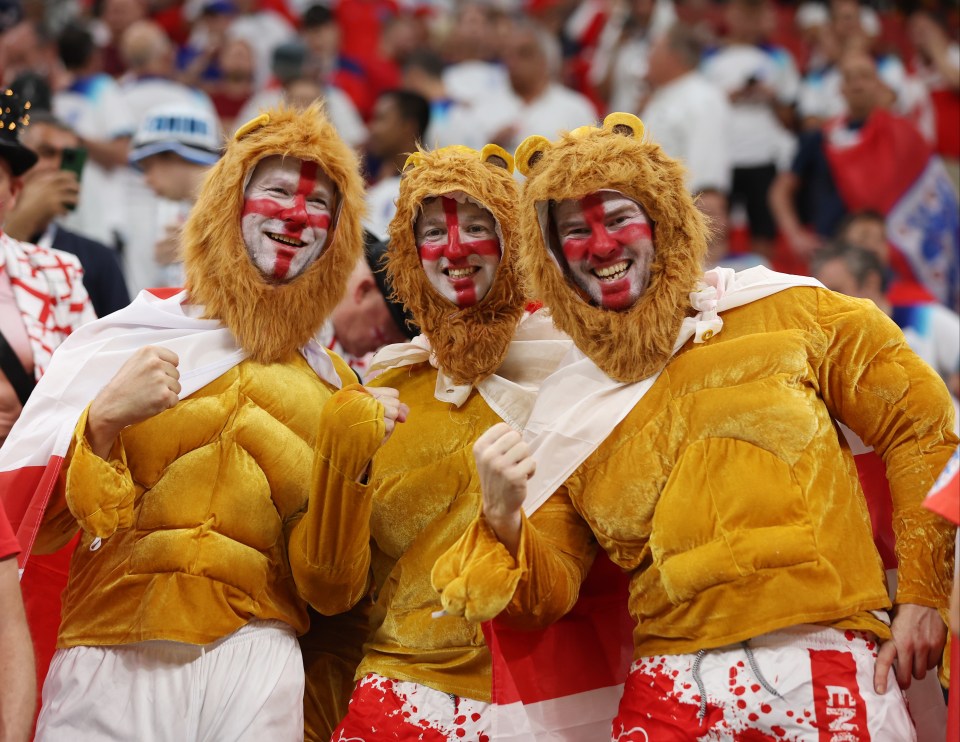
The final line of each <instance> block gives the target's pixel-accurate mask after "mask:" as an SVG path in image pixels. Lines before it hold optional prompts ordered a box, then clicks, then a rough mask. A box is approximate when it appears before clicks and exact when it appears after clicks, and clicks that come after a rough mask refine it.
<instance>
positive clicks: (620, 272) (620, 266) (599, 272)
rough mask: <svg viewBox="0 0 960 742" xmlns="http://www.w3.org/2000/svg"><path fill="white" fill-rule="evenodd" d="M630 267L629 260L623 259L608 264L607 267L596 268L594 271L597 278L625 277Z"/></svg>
mask: <svg viewBox="0 0 960 742" xmlns="http://www.w3.org/2000/svg"><path fill="white" fill-rule="evenodd" d="M629 267H630V261H629V260H621V261H620V262H619V263H614V264H613V265H608V266H607V267H606V268H595V269H594V271H593V273H594V275H596V276H597V278H623V276H625V275H626V273H627V268H629Z"/></svg>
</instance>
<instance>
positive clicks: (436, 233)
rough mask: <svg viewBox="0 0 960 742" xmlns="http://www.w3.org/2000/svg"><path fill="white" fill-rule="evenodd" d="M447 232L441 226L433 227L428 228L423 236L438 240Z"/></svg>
mask: <svg viewBox="0 0 960 742" xmlns="http://www.w3.org/2000/svg"><path fill="white" fill-rule="evenodd" d="M445 234H446V232H444V230H442V229H440V228H439V227H434V228H433V229H428V230H427V231H426V232H424V233H423V236H424V238H425V239H428V240H437V239H440V238H441V237H443V236H444V235H445Z"/></svg>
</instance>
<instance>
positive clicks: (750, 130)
mask: <svg viewBox="0 0 960 742" xmlns="http://www.w3.org/2000/svg"><path fill="white" fill-rule="evenodd" d="M701 71H702V72H703V75H704V77H706V79H707V80H709V81H710V82H712V83H714V84H715V85H716V86H717V87H718V88H720V89H721V90H722V91H723V92H724V93H726V94H727V96H728V99H729V95H730V94H731V93H734V92H736V91H738V90H742V89H744V88H745V87H746V86H747V84H748V82H750V81H751V80H754V81H756V82H757V83H758V84H762V85H765V86H767V87H769V88H771V89H773V90H775V91H776V93H777V97H776V101H777V103H780V104H782V105H792V104H793V103H794V101H795V100H796V98H797V93H798V92H799V89H800V76H799V74H798V73H797V68H796V65H795V64H794V62H793V58H792V57H791V56H790V53H789V52H788V51H787V50H785V49H782V48H780V47H759V46H753V45H748V44H731V45H729V46H725V47H721V48H720V49H718V50H717V51H716V52H714V53H712V54H710V55H708V56H707V58H706V59H705V60H704V62H703V65H702V66H701ZM784 133H785V132H784V128H783V126H782V125H781V123H780V120H779V119H778V118H777V115H776V113H775V112H774V110H773V107H772V106H771V105H770V104H767V103H749V102H737V103H732V104H731V110H730V163H731V165H732V166H733V167H758V166H760V165H769V164H771V163H773V162H775V161H776V160H777V155H778V154H779V152H780V151H781V149H782V146H783V145H782V141H783V136H784Z"/></svg>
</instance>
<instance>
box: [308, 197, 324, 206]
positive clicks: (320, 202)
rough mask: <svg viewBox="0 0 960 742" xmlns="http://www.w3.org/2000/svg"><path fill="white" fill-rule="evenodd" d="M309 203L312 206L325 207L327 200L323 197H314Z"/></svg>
mask: <svg viewBox="0 0 960 742" xmlns="http://www.w3.org/2000/svg"><path fill="white" fill-rule="evenodd" d="M309 203H311V204H313V205H314V206H323V207H326V205H327V199H326V198H324V197H323V196H314V197H313V198H311V199H310V201H309Z"/></svg>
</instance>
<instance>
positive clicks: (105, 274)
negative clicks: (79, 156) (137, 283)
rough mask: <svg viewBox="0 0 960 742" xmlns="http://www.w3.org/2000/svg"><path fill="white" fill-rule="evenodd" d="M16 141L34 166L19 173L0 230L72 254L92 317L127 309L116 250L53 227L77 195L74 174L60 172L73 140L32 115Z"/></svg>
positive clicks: (40, 114)
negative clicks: (16, 193)
mask: <svg viewBox="0 0 960 742" xmlns="http://www.w3.org/2000/svg"><path fill="white" fill-rule="evenodd" d="M20 142H21V144H23V146H25V147H26V148H27V149H29V150H31V151H33V153H34V154H36V155H37V164H36V165H34V166H33V167H32V168H30V169H29V170H28V171H27V172H26V173H25V174H24V176H23V188H22V190H21V191H20V194H19V196H18V197H17V201H16V203H15V204H14V205H13V207H12V208H11V209H10V210H9V211H8V212H7V218H6V222H5V223H4V230H5V231H6V233H7V234H8V235H10V236H11V237H13V238H14V239H17V240H21V241H22V242H30V243H33V244H36V245H40V246H41V247H47V248H53V249H54V250H61V251H63V252H68V253H71V254H72V255H76V256H77V258H79V260H80V265H81V266H82V267H83V285H84V287H85V288H86V290H87V294H89V295H90V301H91V303H92V304H93V309H94V311H95V312H96V314H97V316H98V317H103V316H105V315H108V314H110V313H111V312H115V311H117V310H118V309H122V308H123V307H125V306H127V304H129V303H130V295H129V293H128V292H127V285H126V282H125V281H124V278H123V271H122V270H121V268H120V262H119V261H118V260H117V253H116V251H115V250H111V249H110V248H109V247H107V246H106V245H103V244H102V243H100V242H97V241H95V240H91V239H88V238H86V237H84V236H83V235H80V234H77V233H75V232H71V231H70V230H68V229H64V228H63V227H61V226H60V225H59V224H58V220H59V219H60V218H61V217H63V216H64V215H66V214H67V213H69V211H70V209H72V208H74V207H75V206H76V204H77V200H78V198H79V195H80V181H79V178H78V175H77V173H76V172H74V171H72V170H65V169H63V165H64V157H65V156H66V157H76V153H77V152H78V151H79V147H80V140H79V138H78V137H77V135H76V134H74V133H73V131H71V130H70V127H68V126H67V125H66V124H64V123H63V122H62V121H59V120H58V119H57V118H55V117H54V116H53V115H52V114H50V113H48V112H45V111H37V112H35V113H34V114H33V115H32V116H31V117H30V125H29V126H26V127H24V129H23V131H22V132H21V134H20Z"/></svg>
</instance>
